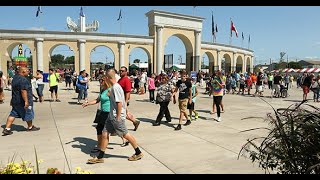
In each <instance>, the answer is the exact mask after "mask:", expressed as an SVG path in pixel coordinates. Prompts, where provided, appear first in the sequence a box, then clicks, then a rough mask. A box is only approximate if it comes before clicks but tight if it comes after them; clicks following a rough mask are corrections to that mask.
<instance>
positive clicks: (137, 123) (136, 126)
mask: <svg viewBox="0 0 320 180" xmlns="http://www.w3.org/2000/svg"><path fill="white" fill-rule="evenodd" d="M133 125H134V129H133V131H136V130H137V129H138V127H139V125H140V121H138V120H136V123H133Z"/></svg>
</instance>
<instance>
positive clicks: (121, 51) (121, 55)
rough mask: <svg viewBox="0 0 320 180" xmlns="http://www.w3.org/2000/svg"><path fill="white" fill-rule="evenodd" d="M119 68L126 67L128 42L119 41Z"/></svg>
mask: <svg viewBox="0 0 320 180" xmlns="http://www.w3.org/2000/svg"><path fill="white" fill-rule="evenodd" d="M118 43H119V62H120V63H119V68H118V69H120V68H121V66H124V65H125V64H124V45H125V44H126V42H124V41H119V42H118ZM127 68H129V67H127Z"/></svg>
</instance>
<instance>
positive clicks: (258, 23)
mask: <svg viewBox="0 0 320 180" xmlns="http://www.w3.org/2000/svg"><path fill="white" fill-rule="evenodd" d="M80 7H81V6H50V7H49V6H42V11H43V13H42V14H40V17H38V18H36V16H35V15H36V10H37V6H5V7H3V6H2V7H0V14H1V16H0V22H1V23H0V29H20V30H21V29H22V30H23V29H38V28H39V27H40V26H41V27H43V28H44V29H45V30H49V31H69V30H68V29H67V26H66V17H67V16H70V17H71V18H72V19H74V20H76V19H77V18H78V17H79V12H80ZM120 9H122V16H123V19H122V33H124V34H130V35H145V36H147V35H148V22H147V17H146V16H145V13H147V12H148V11H150V10H152V9H157V10H163V11H170V12H175V13H182V14H187V15H193V14H194V15H195V16H200V17H204V18H205V20H204V22H203V32H202V41H207V42H208V41H212V34H211V12H213V15H214V21H215V23H216V24H217V25H218V31H219V32H218V33H217V43H222V44H229V36H230V18H232V20H233V22H234V24H235V26H236V28H237V30H238V32H239V37H238V38H235V36H233V40H232V45H236V46H240V47H241V46H243V47H245V48H248V36H249V34H250V37H251V43H250V49H252V50H254V53H255V56H256V62H255V64H260V63H269V59H270V58H272V60H273V61H278V60H279V57H280V55H279V54H280V52H281V51H284V52H286V53H287V54H288V57H289V59H290V60H291V59H292V60H296V59H298V60H300V59H306V58H319V57H320V30H319V29H320V21H319V17H320V7H311V6H302V7H287V6H279V7H274V6H248V7H246V6H240V7H239V6H214V7H213V6H212V7H210V6H197V7H196V8H195V9H194V8H193V6H136V7H129V6H121V7H120V6H112V7H110V6H99V7H97V6H83V10H84V13H85V15H86V21H87V23H91V22H92V21H93V20H98V21H99V22H100V28H99V30H98V32H99V33H112V34H118V33H119V32H120V24H119V21H117V18H118V16H119V11H120ZM242 32H243V33H244V36H245V40H244V41H243V45H242V38H241V33H242ZM54 53H60V54H65V55H66V56H69V55H70V52H69V51H68V48H67V47H58V48H56V49H55V51H54ZM165 54H174V61H177V60H178V58H179V56H180V55H181V56H182V58H183V59H184V58H185V48H184V45H183V43H182V41H180V40H179V39H178V38H176V37H171V38H170V39H169V41H168V42H167V46H166V49H165ZM71 55H72V54H71ZM146 57H147V56H146V54H145V53H144V52H143V51H142V50H139V49H135V50H134V51H133V52H132V53H131V57H130V59H131V61H133V59H136V58H138V59H142V61H144V59H147V58H146ZM285 57H287V56H285ZM112 59H113V54H112V52H111V51H110V50H108V49H107V48H103V47H101V48H97V49H96V51H95V52H94V53H93V54H92V57H91V60H92V61H110V60H112ZM205 61H207V57H205ZM206 63H207V62H206Z"/></svg>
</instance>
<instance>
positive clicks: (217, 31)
mask: <svg viewBox="0 0 320 180" xmlns="http://www.w3.org/2000/svg"><path fill="white" fill-rule="evenodd" d="M217 32H218V25H217V24H216V33H217Z"/></svg>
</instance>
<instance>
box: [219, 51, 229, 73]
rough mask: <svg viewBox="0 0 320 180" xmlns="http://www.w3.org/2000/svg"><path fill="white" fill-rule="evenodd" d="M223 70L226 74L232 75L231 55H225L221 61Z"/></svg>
mask: <svg viewBox="0 0 320 180" xmlns="http://www.w3.org/2000/svg"><path fill="white" fill-rule="evenodd" d="M221 69H222V70H224V72H225V73H231V57H230V56H229V54H224V55H223V59H222V60H221Z"/></svg>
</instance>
